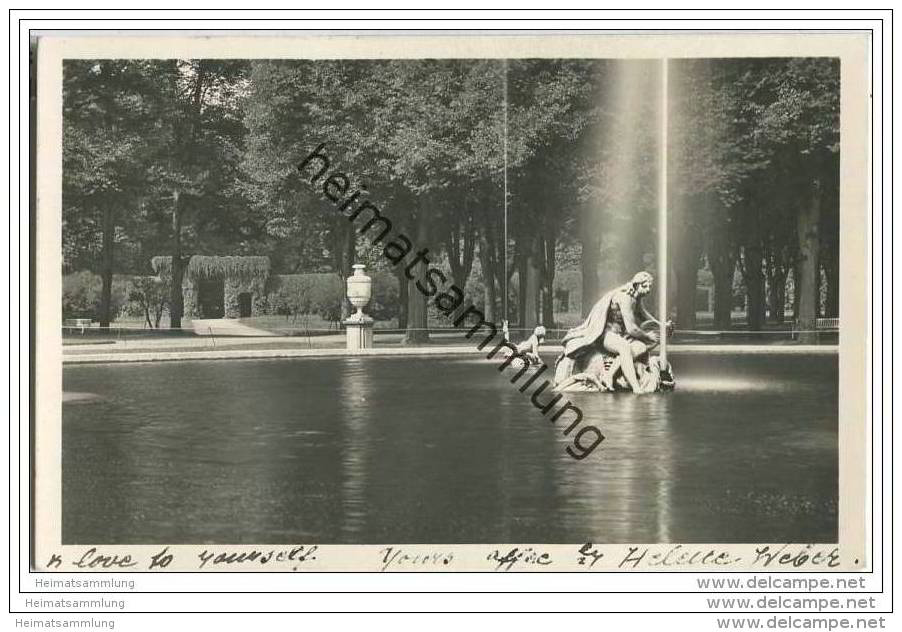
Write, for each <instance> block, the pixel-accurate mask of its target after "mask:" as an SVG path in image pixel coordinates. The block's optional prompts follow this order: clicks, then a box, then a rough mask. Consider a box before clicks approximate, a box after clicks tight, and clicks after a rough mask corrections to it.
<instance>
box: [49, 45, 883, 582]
mask: <svg viewBox="0 0 902 632" xmlns="http://www.w3.org/2000/svg"><path fill="white" fill-rule="evenodd" d="M600 37H602V38H603V36H600ZM474 39H475V38H474ZM549 39H554V38H553V36H549ZM663 39H665V38H662V40H663ZM803 39H804V38H803V37H802V36H799V40H800V42H801V40H803ZM429 41H430V42H431V44H430V46H420V47H419V48H418V49H417V50H418V51H419V52H418V53H417V54H404V55H401V54H397V55H394V56H393V55H390V54H388V55H387V54H386V53H385V51H380V52H379V53H378V54H371V55H367V54H365V52H364V53H363V54H360V52H359V51H360V50H361V49H360V47H358V48H355V49H353V51H349V52H348V53H346V54H342V55H329V54H318V55H311V54H305V52H304V48H303V47H298V46H295V47H294V48H286V49H285V50H286V51H292V50H293V51H296V52H295V53H290V52H286V54H282V55H278V56H275V55H274V56H267V55H266V52H265V51H264V52H263V53H258V52H255V53H254V54H248V55H246V56H241V48H240V47H233V48H230V49H229V52H228V53H227V54H225V55H221V56H216V55H204V54H190V51H188V54H182V53H181V51H180V49H179V47H177V46H176V47H175V48H173V49H172V51H171V52H170V51H167V50H165V49H164V48H161V49H160V50H159V54H156V55H147V56H142V54H141V53H140V52H130V51H124V52H123V53H121V54H120V55H118V56H116V55H103V54H84V53H80V54H78V55H73V56H72V57H67V56H66V55H62V58H61V62H60V67H59V69H58V72H59V74H58V77H59V85H58V92H59V94H58V96H57V97H56V98H57V99H58V105H59V106H60V108H61V114H60V120H59V123H58V128H54V129H57V130H58V132H59V137H58V138H57V139H56V142H57V143H58V148H59V155H58V156H57V161H58V162H57V164H56V167H55V168H56V169H57V170H58V171H55V172H51V173H53V174H57V175H58V177H56V176H51V177H56V185H55V186H56V187H57V188H56V189H55V191H56V192H57V193H58V198H56V197H52V196H51V197H49V198H47V199H49V202H48V203H47V205H46V206H42V204H41V203H42V201H44V200H41V199H40V198H39V202H38V222H39V225H42V226H49V228H47V229H46V230H47V231H48V232H47V233H46V234H47V235H52V236H53V237H54V238H55V239H58V241H57V242H54V241H53V240H52V239H48V240H42V239H40V235H41V233H40V230H41V229H40V228H39V243H40V244H41V245H44V244H54V243H56V244H57V245H58V247H59V251H58V252H57V253H54V254H53V256H52V257H51V256H50V255H49V254H48V253H47V250H44V251H43V252H40V251H39V259H38V261H39V264H38V265H39V266H44V263H43V262H44V261H46V262H48V263H47V264H46V267H44V268H42V270H41V275H42V277H41V278H48V279H49V278H50V277H51V276H53V275H55V278H54V279H53V281H52V284H51V285H48V286H47V289H49V288H59V291H58V292H46V293H44V294H42V297H41V299H40V301H39V318H41V315H43V318H46V319H47V320H41V321H40V326H41V330H40V334H39V336H42V337H43V338H39V340H38V349H39V351H40V349H41V348H42V347H41V345H42V344H44V345H47V346H45V347H43V348H44V349H49V348H51V347H54V346H55V348H56V349H57V350H58V351H57V355H56V356H54V357H55V358H56V359H55V360H54V361H53V363H52V365H51V366H50V367H49V369H48V370H50V371H51V372H52V371H53V370H55V371H56V375H57V377H56V378H54V379H58V380H60V382H59V393H58V397H59V399H58V400H57V401H53V400H48V401H47V405H46V408H45V409H44V414H45V415H48V418H47V419H49V418H53V417H54V416H55V421H47V424H48V425H44V426H42V425H41V423H39V424H38V426H37V432H36V441H37V446H38V450H39V454H40V455H41V458H42V459H49V461H50V462H53V461H55V462H56V464H57V467H58V470H51V471H52V472H54V474H53V477H51V479H49V480H50V483H45V484H52V485H58V488H56V487H54V490H55V491H54V492H53V493H52V494H50V495H48V496H43V495H41V494H40V493H39V495H38V502H39V506H38V510H37V516H38V517H39V518H40V517H41V516H42V515H44V514H43V513H42V512H45V511H46V512H48V513H47V514H46V515H51V516H53V520H52V524H53V529H52V530H53V531H54V532H53V533H52V534H51V535H52V537H51V536H48V537H49V539H48V540H47V542H52V543H54V544H53V546H44V545H43V544H42V545H40V546H39V547H38V551H37V554H36V559H35V564H36V566H38V567H40V568H42V569H45V570H64V567H63V565H62V564H61V563H60V562H61V561H62V560H63V558H65V562H64V564H65V565H66V566H71V564H72V563H75V564H76V565H80V566H78V567H79V568H80V569H85V570H104V571H109V570H111V569H113V570H122V569H124V568H126V567H128V565H127V564H125V563H124V562H123V560H125V559H126V558H128V556H127V555H125V554H123V553H122V551H126V550H129V549H134V550H139V549H140V550H142V551H146V552H147V553H148V554H153V553H156V552H158V551H166V550H167V549H166V547H172V548H171V549H170V553H172V552H174V551H177V550H179V547H182V546H187V547H191V548H190V550H192V551H193V550H197V551H202V552H201V553H200V555H199V556H198V555H197V554H196V553H195V554H188V555H185V556H183V557H180V558H179V559H178V560H177V561H176V563H174V564H173V568H176V567H178V568H190V569H193V570H241V569H240V568H238V567H239V566H241V563H243V562H247V563H245V564H244V568H245V569H246V568H248V567H252V568H253V570H267V568H266V567H265V560H264V561H263V563H262V564H261V563H260V561H261V559H260V558H265V557H266V556H267V555H270V556H273V559H274V561H275V558H276V557H278V556H280V555H281V556H282V557H281V558H279V561H280V562H284V564H283V565H282V567H280V570H304V565H305V564H306V565H307V567H309V568H310V569H311V570H329V569H338V568H340V569H343V570H406V571H455V570H462V571H473V570H477V571H478V570H483V571H495V570H506V571H542V570H608V571H610V570H615V571H630V570H681V569H698V568H704V569H706V570H714V571H717V570H746V569H749V568H758V569H763V570H766V571H770V570H794V569H795V568H799V567H804V569H805V570H814V571H831V570H846V571H848V570H850V569H855V568H862V567H864V566H865V565H866V564H867V562H868V559H867V557H866V550H865V547H864V545H863V542H861V540H860V538H859V536H858V535H854V537H853V536H849V538H851V539H848V540H844V537H843V530H844V529H849V530H850V532H851V533H854V534H858V533H863V532H864V530H865V523H864V517H863V512H862V511H860V507H863V502H864V500H863V498H862V496H863V490H864V483H863V481H864V477H865V471H866V470H865V462H864V459H863V456H861V455H863V451H860V450H859V448H860V446H862V445H864V436H865V425H864V419H863V416H860V417H855V413H857V412H858V411H859V410H860V411H862V415H863V411H864V399H863V397H864V394H863V392H864V383H865V382H864V380H865V375H864V368H863V360H862V359H861V358H859V355H860V354H861V353H862V351H861V350H862V349H864V326H865V325H864V324H865V322H866V318H867V315H866V314H867V306H866V305H865V304H863V303H862V302H861V301H862V300H864V296H865V295H864V288H863V286H862V284H861V281H860V278H859V277H857V276H856V275H857V274H858V273H857V272H856V269H858V268H856V266H858V267H859V268H860V269H863V267H864V266H865V265H866V263H867V260H866V255H865V253H864V250H863V246H862V243H864V241H863V240H864V239H865V237H864V235H865V234H866V231H867V219H866V207H865V203H866V199H865V197H864V193H863V192H864V191H865V188H866V185H867V182H866V174H865V173H864V172H861V171H858V170H857V165H859V164H865V163H863V162H861V161H862V160H863V158H862V155H863V154H862V151H861V148H860V147H859V146H858V145H853V149H852V150H847V147H848V146H849V142H850V140H851V138H846V134H847V130H850V129H851V130H852V133H853V135H854V134H856V133H858V132H857V131H856V130H857V129H858V128H857V127H856V125H858V124H859V122H860V121H862V120H864V119H863V118H862V117H861V116H860V115H859V114H854V115H852V114H850V113H849V112H847V111H846V107H847V105H848V104H850V103H851V104H852V107H853V108H854V111H855V112H860V111H862V109H863V108H864V104H865V102H866V99H867V95H866V94H865V91H863V90H861V89H860V87H861V86H860V85H859V84H857V83H855V82H854V81H853V82H851V83H850V82H849V81H850V80H849V76H853V77H857V76H858V73H859V72H860V69H858V70H856V69H855V68H849V67H847V66H846V65H844V64H846V60H845V59H842V55H841V54H840V53H839V52H837V53H834V54H829V47H823V46H822V47H820V49H819V50H820V51H826V52H817V53H806V52H805V47H804V45H803V43H802V44H800V46H799V47H798V48H799V51H800V52H799V53H796V54H787V53H786V52H784V49H775V50H773V51H770V50H769V49H767V48H766V47H763V48H762V49H761V54H757V55H748V54H742V53H739V52H736V53H734V54H732V55H731V54H729V51H730V48H729V47H728V46H724V45H723V44H724V41H723V39H721V40H720V42H719V45H718V47H715V48H711V50H712V51H714V54H699V52H698V50H699V49H698V47H697V46H691V47H687V49H686V51H684V52H682V53H680V52H679V50H678V49H674V48H673V47H672V46H671V47H670V48H669V49H668V48H666V47H665V48H662V49H661V50H660V51H658V52H657V53H656V52H655V48H654V47H651V48H649V47H645V48H643V49H642V50H639V51H637V52H634V53H631V54H620V55H618V54H615V53H607V54H597V53H590V54H586V53H582V54H581V53H580V47H579V46H576V47H575V48H573V51H572V52H570V53H567V54H562V53H561V52H560V51H561V50H562V49H561V47H560V46H558V47H556V48H553V50H551V51H550V52H549V51H545V50H543V49H542V47H541V46H535V47H531V46H527V47H524V46H520V47H519V48H517V49H516V51H511V54H504V51H505V50H506V49H505V48H504V46H503V43H499V44H498V45H497V47H495V48H493V49H487V48H486V47H482V48H480V47H479V46H470V44H471V43H474V44H475V42H470V41H468V40H467V39H466V38H465V37H462V38H458V39H456V40H454V41H455V42H456V43H455V46H454V47H453V48H452V47H448V46H445V45H444V44H443V43H442V42H441V41H434V40H429ZM358 44H359V42H358ZM443 46H444V47H443ZM364 48H366V47H365V45H364ZM372 48H373V50H374V51H375V50H376V47H372ZM486 50H491V51H493V52H490V53H486V52H485V51H486ZM480 51H483V52H480ZM530 51H532V52H530ZM648 51H651V53H652V54H649V52H648ZM668 51H669V52H668ZM34 52H35V54H36V55H37V57H38V59H40V57H41V54H42V50H41V43H40V41H39V42H38V44H37V46H36V50H35V51H34ZM352 53H354V54H353V55H352ZM39 68H40V67H39ZM39 72H40V70H39ZM846 73H851V74H850V75H847V74H846ZM54 76H56V75H54ZM41 80H42V77H41V76H39V77H38V81H39V82H40V81H41ZM40 85H43V84H40ZM849 90H852V92H848V91H849ZM40 98H41V95H40V93H39V94H38V102H39V103H40ZM40 131H41V130H40V124H39V132H40ZM853 152H854V155H853ZM850 165H851V166H850ZM40 177H42V175H41V174H40V172H39V178H40ZM841 253H843V254H842V257H841ZM45 256H46V259H44V258H43V257H45ZM57 257H58V258H57ZM841 262H842V265H841ZM856 279H858V280H856ZM47 323H58V326H56V325H55V326H54V327H53V328H52V330H51V329H50V328H48V327H47ZM847 350H849V351H848V352H847ZM48 357H51V356H48ZM861 357H862V358H863V356H861ZM54 365H55V369H54V368H53V366H54ZM843 367H845V368H843ZM843 371H845V373H843ZM39 375H40V373H39ZM39 381H40V378H39ZM841 396H842V397H843V398H844V400H845V402H846V403H845V404H841ZM41 405H42V400H41V399H40V398H39V399H38V407H39V409H40V407H41ZM843 405H845V406H846V408H843ZM849 407H851V408H849ZM844 410H845V411H846V412H845V413H844V412H843V411H844ZM849 410H852V412H853V415H849V414H848V411H849ZM53 424H55V425H53ZM50 426H53V428H55V429H54V430H53V431H46V432H44V433H43V434H42V428H44V429H46V428H48V427H50ZM844 433H845V434H844ZM850 436H853V437H854V440H852V441H851V442H848V441H847V439H848V437H850ZM48 437H50V438H49V439H48ZM42 446H43V447H44V448H45V449H44V450H43V451H41V450H42ZM847 448H848V449H849V450H851V451H852V454H851V456H847V457H842V454H843V452H844V450H846V449H847ZM861 450H863V448H862V449H861ZM843 458H845V459H846V460H845V461H843V460H842V459H843ZM40 462H48V461H45V460H41V461H40ZM841 462H842V463H843V464H844V465H843V467H841V466H840V464H841ZM841 471H842V472H841ZM841 473H842V476H843V477H845V478H844V479H843V480H844V481H845V482H841V478H840V474H841ZM54 477H58V480H57V479H55V478H54ZM39 480H40V478H39ZM43 480H44V481H47V480H48V479H43ZM844 494H847V495H845V496H844ZM42 499H52V502H50V503H49V505H52V507H49V508H47V507H45V508H43V509H42V508H41V504H40V503H41V502H42ZM44 504H45V505H47V504H48V503H44ZM841 508H842V511H841ZM844 525H845V526H844ZM45 526H46V525H41V524H40V523H39V524H38V526H37V528H38V529H44V527H45ZM39 541H40V542H43V540H39ZM844 541H847V542H848V543H850V546H848V547H845V548H844V547H843V546H842V545H841V544H842V543H843V542H844ZM522 543H527V544H522ZM636 543H639V544H641V545H643V546H642V547H639V546H638V545H636ZM334 545H347V547H354V548H347V547H341V548H340V550H341V551H344V552H345V553H346V554H347V556H349V557H347V559H345V560H339V559H338V558H339V556H338V554H335V555H333V556H331V557H330V553H329V551H330V548H329V547H330V546H334ZM402 545H403V546H404V547H411V546H412V547H414V548H412V549H409V548H405V549H404V550H403V551H402ZM473 545H478V546H477V547H475V548H474V547H473ZM732 545H749V546H748V547H747V548H744V549H742V548H740V549H734V548H731V546H732ZM650 546H653V547H654V548H649V547H650ZM134 547H138V549H135V548H134ZM455 547H459V548H455ZM718 547H720V548H718ZM63 550H66V551H70V553H68V554H67V555H64V556H59V555H57V554H56V552H57V551H63ZM105 550H109V551H115V552H116V553H115V554H114V553H109V554H107V553H104V551H105ZM186 550H188V549H186ZM358 550H359V551H361V552H362V551H370V553H368V557H361V555H363V553H360V555H358V554H357V553H355V551H358ZM409 551H417V552H418V553H416V554H414V553H410V552H409ZM73 552H77V553H73ZM352 554H353V555H352ZM204 555H206V557H204ZM343 555H344V554H343ZM398 556H402V557H398ZM145 557H147V556H145ZM72 559H74V560H75V561H74V562H72ZM129 559H131V558H129ZM154 559H157V561H158V562H159V558H154ZM48 560H49V561H48ZM596 563H597V564H596ZM153 564H154V562H151V566H153ZM552 564H554V565H553V566H551V567H549V568H546V567H548V566H549V565H552ZM157 566H161V564H159V563H158V564H157ZM163 566H165V564H164V565H163ZM593 566H594V567H595V568H592V567H593ZM299 567H301V568H299ZM129 570H146V567H143V566H142V567H141V568H129Z"/></svg>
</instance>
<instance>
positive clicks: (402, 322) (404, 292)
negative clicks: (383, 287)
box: [395, 265, 409, 329]
mask: <svg viewBox="0 0 902 632" xmlns="http://www.w3.org/2000/svg"><path fill="white" fill-rule="evenodd" d="M395 278H396V279H398V329H407V302H408V294H409V292H408V289H409V287H408V285H407V277H406V276H404V268H402V267H401V266H400V265H398V266H396V267H395Z"/></svg>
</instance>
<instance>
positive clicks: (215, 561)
mask: <svg viewBox="0 0 902 632" xmlns="http://www.w3.org/2000/svg"><path fill="white" fill-rule="evenodd" d="M318 548H319V547H318V546H316V545H315V544H314V545H312V546H296V547H294V548H292V549H283V550H280V551H274V550H269V551H258V550H256V549H252V550H250V551H220V552H216V551H209V550H207V549H204V550H203V551H201V552H200V553H199V554H198V556H197V557H198V558H199V559H200V566H198V568H205V567H207V565H208V564H209V565H210V567H215V566H220V565H224V566H229V565H233V564H236V565H240V564H246V563H248V562H251V563H255V564H259V565H261V566H263V565H266V564H269V563H270V562H271V561H274V562H282V563H284V562H297V563H301V562H306V561H307V560H315V559H316V556H315V555H314V553H315V552H316V550H317V549H318Z"/></svg>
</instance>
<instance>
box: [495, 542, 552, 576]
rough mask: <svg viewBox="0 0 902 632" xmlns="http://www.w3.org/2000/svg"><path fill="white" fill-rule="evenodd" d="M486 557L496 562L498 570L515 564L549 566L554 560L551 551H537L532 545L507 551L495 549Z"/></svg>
mask: <svg viewBox="0 0 902 632" xmlns="http://www.w3.org/2000/svg"><path fill="white" fill-rule="evenodd" d="M486 559H487V560H489V561H490V562H493V563H495V570H496V571H499V570H503V571H505V572H506V571H509V570H511V569H512V568H514V566H548V565H549V564H551V563H552V562H553V560H552V559H551V554H550V553H545V552H539V551H536V550H534V549H533V548H532V547H531V546H530V547H527V548H525V549H520V548H517V547H515V548H513V549H511V550H510V551H507V552H502V551H499V550H498V549H495V550H494V551H492V552H491V553H489V555H488V557H486Z"/></svg>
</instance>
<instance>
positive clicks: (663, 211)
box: [658, 59, 669, 367]
mask: <svg viewBox="0 0 902 632" xmlns="http://www.w3.org/2000/svg"><path fill="white" fill-rule="evenodd" d="M668 65H669V64H668V60H667V59H662V60H661V137H660V152H661V166H660V170H659V175H658V284H659V285H658V320H660V321H661V343H660V344H661V352H660V355H661V364H662V366H665V367H666V366H667V123H668V121H667V105H668V104H667V87H668V86H667V84H668V76H667V73H668Z"/></svg>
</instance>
